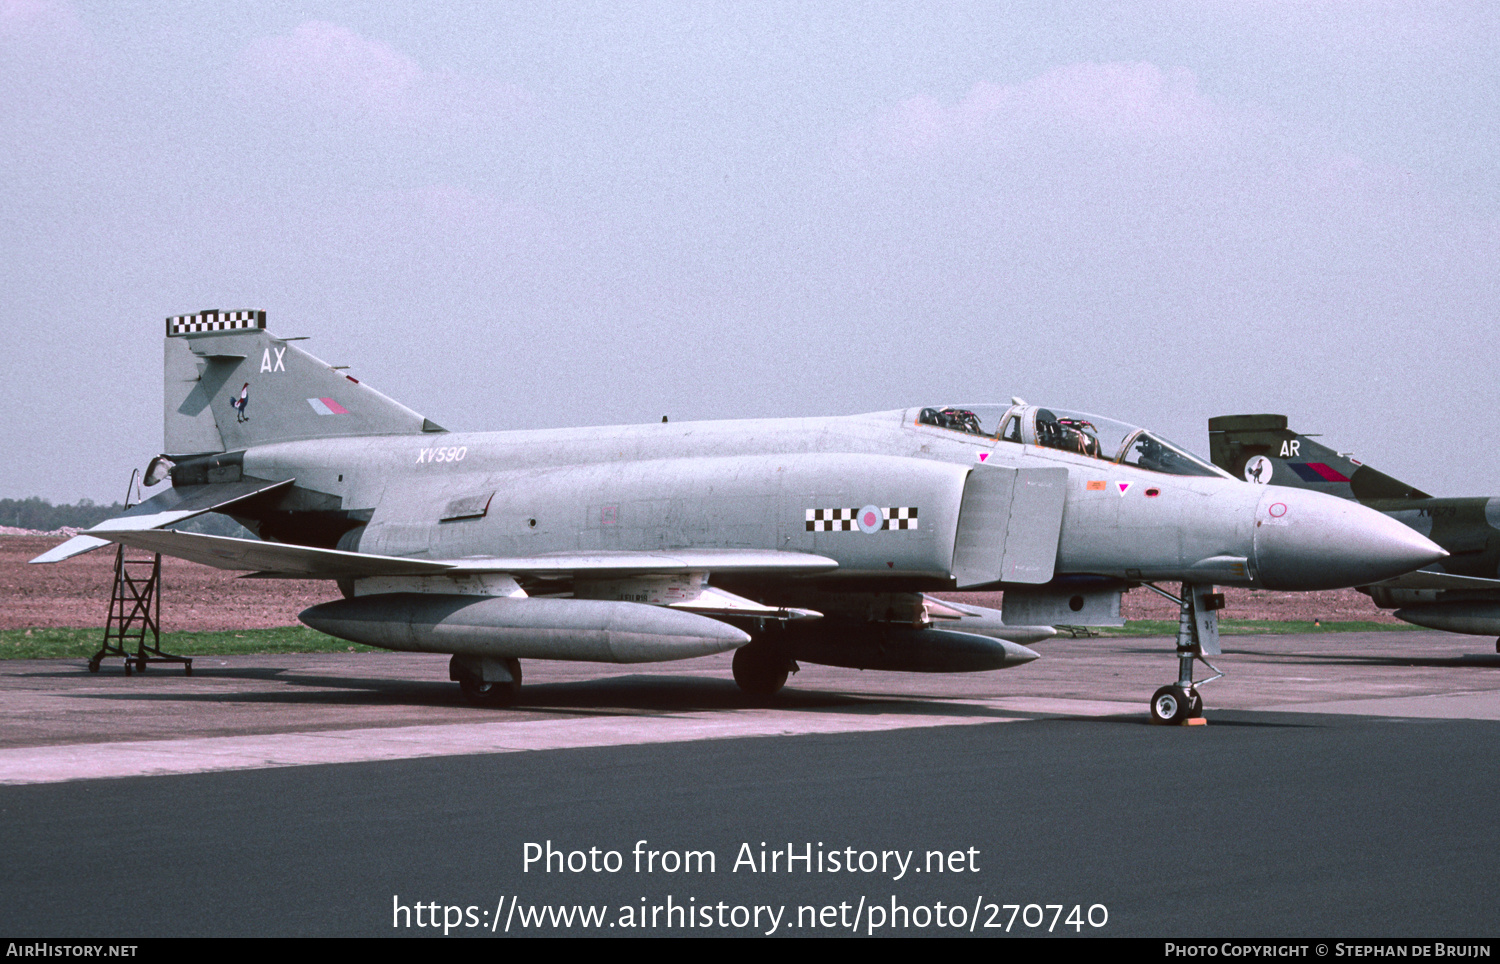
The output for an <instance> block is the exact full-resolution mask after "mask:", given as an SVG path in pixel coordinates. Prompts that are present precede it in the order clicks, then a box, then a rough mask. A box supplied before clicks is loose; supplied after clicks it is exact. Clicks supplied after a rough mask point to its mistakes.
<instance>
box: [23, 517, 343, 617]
mask: <svg viewBox="0 0 1500 964" xmlns="http://www.w3.org/2000/svg"><path fill="white" fill-rule="evenodd" d="M62 541H64V540H63V538H62V537H58V536H0V629H31V628H35V627H53V626H70V627H79V628H91V627H95V626H103V625H104V621H105V620H106V619H107V618H108V616H109V596H110V590H111V589H112V587H113V583H114V569H115V551H114V549H112V548H111V547H109V546H105V547H103V548H100V549H95V550H94V551H93V552H89V553H85V554H84V555H81V556H75V557H73V558H72V559H69V560H67V561H66V562H59V563H55V564H53V565H45V566H30V565H27V564H26V560H28V559H31V558H33V557H34V556H38V555H41V554H42V553H43V552H46V551H47V550H48V549H50V548H52V547H53V546H55V545H57V544H58V543H60V542H62ZM132 555H133V556H134V557H141V558H150V557H149V555H147V554H146V553H133V554H132ZM161 580H162V600H161V623H162V629H163V630H164V631H166V632H175V631H184V630H199V631H202V630H223V629H266V628H270V627H273V626H294V625H296V624H297V613H299V612H301V611H302V610H304V609H306V608H307V607H308V606H315V605H317V604H318V603H320V602H327V601H328V600H330V599H338V598H339V591H338V587H337V586H335V585H334V584H333V583H332V582H327V581H324V580H314V579H241V578H239V577H238V574H236V573H233V572H228V571H226V570H223V569H214V568H212V567H211V566H200V565H198V564H196V563H192V562H183V561H182V560H181V559H168V558H166V557H163V558H162V561H161Z"/></svg>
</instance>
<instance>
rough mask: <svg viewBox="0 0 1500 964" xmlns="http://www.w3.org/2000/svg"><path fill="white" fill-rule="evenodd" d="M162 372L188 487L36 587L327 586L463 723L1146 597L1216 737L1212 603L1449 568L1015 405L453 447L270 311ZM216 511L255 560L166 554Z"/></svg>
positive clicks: (360, 630) (491, 435)
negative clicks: (425, 668)
mask: <svg viewBox="0 0 1500 964" xmlns="http://www.w3.org/2000/svg"><path fill="white" fill-rule="evenodd" d="M165 351H166V389H165V452H164V454H163V455H161V456H159V457H157V459H155V460H154V461H153V463H152V465H151V466H150V467H149V468H148V470H147V476H148V480H149V479H162V478H165V477H166V476H167V475H170V476H171V479H172V483H173V484H172V488H171V489H170V490H169V491H166V492H164V493H163V494H161V495H158V496H156V497H154V498H152V499H149V500H147V501H146V502H143V503H141V504H140V505H138V506H135V507H134V508H133V509H131V510H130V511H129V512H128V513H127V514H126V515H125V516H123V517H120V518H117V519H112V520H110V521H108V522H105V523H103V524H101V525H99V526H96V527H95V528H94V529H92V530H90V531H89V532H88V533H86V534H81V535H79V536H78V537H76V538H74V539H72V540H69V541H68V542H67V543H64V544H63V545H61V546H58V547H57V548H56V549H54V550H52V551H50V552H48V553H45V554H44V555H42V556H39V557H38V558H37V559H35V560H33V561H34V562H55V561H58V560H61V559H65V558H67V557H68V556H70V555H74V554H76V553H78V552H84V551H87V550H88V549H90V548H93V547H96V546H99V545H104V544H106V543H111V542H113V543H123V544H125V545H130V546H136V547H139V548H142V549H147V550H151V551H156V552H162V553H166V554H168V555H173V556H178V557H181V558H184V559H190V560H193V561H196V562H201V563H207V564H208V565H212V566H219V567H221V568H225V569H237V570H245V571H249V572H252V573H255V574H257V575H261V576H283V577H302V578H306V577H319V578H326V579H334V580H337V581H338V585H339V587H340V589H341V590H342V592H343V597H344V598H343V599H340V600H338V601H335V602H330V603H325V604H323V605H319V606H314V607H312V608H311V609H308V610H306V611H305V612H303V613H301V617H300V618H301V619H302V621H303V622H305V623H307V624H308V625H310V626H312V627H314V628H316V629H319V630H321V631H323V632H326V633H331V634H332V635H334V636H338V637H341V638H344V639H349V640H354V641H357V642H362V643H369V644H372V645H375V646H382V647H385V648H388V649H393V650H410V651H418V652H432V653H444V654H449V655H451V657H452V658H451V660H450V664H449V666H450V676H451V677H452V678H453V679H454V680H455V681H457V682H458V683H459V685H460V688H461V690H462V692H463V693H464V694H465V696H467V697H468V698H469V699H470V700H472V701H474V702H478V703H485V704H492V705H493V704H504V703H506V702H508V701H509V700H511V699H513V698H514V696H515V693H516V690H517V688H518V687H519V685H520V682H521V667H520V663H519V660H521V659H570V660H600V661H607V662H621V663H632V662H649V661H655V660H669V659H680V658H685V657H690V656H698V655H703V654H707V653H715V652H723V651H727V650H731V649H732V650H735V655H734V660H733V668H734V677H735V680H736V682H737V683H738V684H739V685H740V686H741V687H742V688H743V689H744V690H746V691H747V692H749V693H751V694H757V695H761V696H767V695H769V694H772V693H774V692H776V691H777V690H778V689H779V688H780V687H781V686H782V685H783V684H784V683H785V681H786V678H787V674H788V673H789V672H792V671H795V669H796V667H797V661H799V660H800V661H804V662H813V663H824V664H829V665H835V666H850V667H858V668H869V669H893V670H911V671H918V672H951V671H963V670H984V669H999V668H1004V667H1009V666H1014V665H1018V664H1021V663H1024V662H1026V661H1029V660H1031V659H1034V658H1036V653H1035V652H1033V651H1032V650H1030V649H1027V648H1026V647H1025V646H1023V645H1021V644H1020V643H1018V642H1016V639H1017V638H1024V636H1025V635H1026V634H1027V633H1028V632H1029V631H1028V630H1026V629H1025V628H1024V627H1027V626H1051V625H1056V624H1074V625H1079V624H1081V625H1099V624H1109V623H1113V624H1118V623H1119V621H1120V619H1119V612H1120V608H1119V607H1120V594H1121V593H1122V592H1123V591H1124V590H1126V589H1128V588H1130V587H1133V586H1140V585H1148V586H1150V587H1151V588H1153V589H1155V590H1156V591H1158V592H1161V593H1162V594H1163V595H1166V596H1168V597H1169V598H1172V599H1174V600H1175V601H1176V602H1177V604H1178V606H1179V607H1180V612H1181V619H1180V626H1181V629H1180V631H1179V634H1178V641H1177V642H1178V645H1177V655H1178V676H1177V681H1176V682H1175V683H1173V684H1169V685H1167V686H1163V687H1162V688H1161V689H1160V690H1158V691H1157V692H1156V694H1155V695H1154V697H1153V698H1152V700H1151V704H1150V705H1151V712H1152V715H1153V718H1154V719H1156V720H1158V721H1160V722H1179V721H1181V720H1182V719H1184V718H1185V717H1187V716H1189V715H1194V714H1198V713H1201V709H1202V699H1201V696H1200V695H1199V693H1198V689H1197V687H1198V686H1199V685H1200V684H1201V683H1202V682H1203V681H1200V680H1195V679H1194V666H1195V661H1196V660H1199V659H1203V660H1204V662H1205V663H1206V662H1207V660H1206V657H1209V656H1213V655H1216V654H1217V653H1218V652H1219V645H1218V629H1217V628H1218V623H1217V613H1216V610H1217V609H1218V608H1219V607H1221V606H1222V604H1223V596H1222V594H1218V593H1214V592H1213V587H1214V585H1216V584H1218V585H1236V586H1257V587H1266V588H1272V589H1292V590H1297V589H1325V588H1332V587H1338V586H1351V585H1360V584H1365V583H1370V582H1374V581H1378V580H1381V579H1386V578H1389V577H1391V576H1395V575H1398V574H1400V573H1403V572H1407V571H1409V570H1412V569H1416V568H1418V567H1420V566H1422V565H1425V564H1427V563H1430V562H1432V561H1433V560H1435V559H1438V558H1441V557H1442V556H1443V555H1444V553H1443V550H1442V549H1440V548H1439V547H1438V546H1436V545H1434V544H1433V543H1432V542H1431V541H1429V540H1428V539H1426V538H1425V537H1423V536H1422V535H1420V534H1418V533H1416V532H1414V531H1412V530H1411V529H1410V528H1408V527H1406V526H1404V525H1401V524H1400V523H1399V522H1396V521H1394V520H1392V519H1390V518H1387V517H1386V516H1384V515H1381V514H1380V513H1378V512H1374V511H1373V510H1370V509H1366V508H1364V507H1363V506H1360V505H1358V504H1356V503H1352V502H1349V501H1347V500H1344V499H1337V498H1333V497H1330V496H1326V495H1322V494H1320V493H1316V492H1298V491H1291V490H1280V489H1277V490H1271V489H1267V488H1265V487H1263V486H1255V485H1250V484H1248V483H1245V482H1242V481H1239V480H1237V479H1234V478H1231V477H1230V476H1228V475H1227V474H1225V473H1224V472H1223V471H1221V470H1219V469H1217V468H1215V467H1214V466H1213V465H1211V464H1209V463H1207V462H1205V461H1203V460H1202V459H1200V458H1198V457H1197V456H1195V455H1193V454H1192V453H1190V452H1188V451H1187V450H1185V449H1183V448H1181V447H1180V446H1177V445H1173V444H1172V443H1171V442H1169V441H1167V440H1166V439H1163V438H1161V437H1159V436H1157V435H1155V434H1153V433H1151V432H1149V431H1146V430H1144V429H1140V428H1137V427H1134V426H1131V425H1126V424H1124V423H1121V422H1116V421H1112V420H1109V419H1104V418H1099V417H1096V416H1092V415H1085V414H1081V413H1075V412H1066V411H1062V410H1059V409H1048V408H1043V407H1040V406H1036V405H1028V404H1026V403H1025V402H1023V401H1021V400H1020V399H1013V400H1012V403H1011V404H1010V405H933V406H925V407H922V406H919V407H915V408H910V409H904V410H899V411H892V412H877V413H874V414H870V415H855V416H847V417H838V418H801V419H776V420H760V421H722V422H697V423H681V422H673V423H659V424H658V423H653V424H646V425H623V426H613V427H608V428H581V429H554V430H548V431H518V432H482V433H460V432H449V431H446V430H444V429H443V428H441V427H439V426H437V425H435V424H433V423H432V422H431V421H430V420H428V419H426V418H423V417H422V416H421V415H418V414H417V413H416V412H413V411H411V410H410V409H408V408H406V407H405V406H403V405H400V404H398V403H396V402H394V401H392V400H390V399H389V398H386V397H385V396H384V395H381V394H380V393H379V392H376V391H375V390H373V389H372V388H370V387H369V386H368V385H364V384H362V383H360V382H358V381H356V380H355V379H354V378H352V377H349V376H347V375H345V374H343V373H342V372H340V371H337V370H334V369H333V368H331V367H330V366H328V365H327V364H326V363H324V362H321V361H319V360H318V359H316V358H314V357H313V356H311V355H309V354H307V353H306V352H304V351H302V350H301V348H299V347H298V346H297V345H296V344H293V339H285V338H277V337H275V336H273V335H271V334H269V333H268V332H267V331H266V330H265V313H264V312H261V311H235V312H223V311H205V312H201V313H199V314H196V315H183V316H176V317H172V318H169V319H167V331H166V340H165ZM204 512H220V513H224V514H227V515H229V516H231V517H233V518H234V519H236V520H238V521H239V522H240V523H241V524H243V525H244V526H246V527H247V528H249V529H250V530H251V531H252V532H254V533H255V534H256V535H257V536H258V537H259V538H258V539H233V538H225V537H218V536H209V535H200V534H195V533H190V532H180V531H174V530H171V529H169V528H165V527H167V526H170V525H172V524H173V523H176V522H179V521H181V520H184V519H187V518H190V517H192V516H194V515H198V514H200V513H204ZM1168 580H1170V581H1174V582H1180V583H1181V584H1182V590H1181V594H1180V596H1179V595H1173V594H1172V593H1170V592H1168V591H1167V590H1165V589H1162V588H1161V587H1160V586H1156V585H1155V584H1156V583H1158V582H1162V581H1168ZM970 589H1003V590H1004V591H1005V600H1004V611H1003V615H1002V613H1001V612H999V611H995V610H987V609H982V608H980V607H976V606H968V605H965V604H954V603H947V602H942V601H940V600H938V599H936V598H934V597H933V596H931V595H929V594H930V593H932V592H935V591H943V590H970ZM1018 627H1019V628H1018ZM1042 632H1043V633H1046V632H1050V631H1049V630H1043V631H1042ZM1031 638H1033V639H1034V638H1035V633H1033V635H1032V636H1031ZM1208 665H1209V666H1210V668H1212V664H1208Z"/></svg>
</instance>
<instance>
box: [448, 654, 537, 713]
mask: <svg viewBox="0 0 1500 964" xmlns="http://www.w3.org/2000/svg"><path fill="white" fill-rule="evenodd" d="M448 678H449V679H451V680H455V681H456V682H457V683H458V690H459V692H460V693H463V695H464V699H465V700H467V701H468V702H469V703H471V704H473V705H474V706H488V707H506V706H509V705H511V704H512V703H514V702H515V700H516V696H517V694H519V693H520V692H521V661H520V660H518V659H515V658H512V657H498V656H462V655H460V656H454V657H453V658H452V659H450V660H449V661H448Z"/></svg>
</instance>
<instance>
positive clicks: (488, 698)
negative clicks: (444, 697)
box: [458, 679, 521, 708]
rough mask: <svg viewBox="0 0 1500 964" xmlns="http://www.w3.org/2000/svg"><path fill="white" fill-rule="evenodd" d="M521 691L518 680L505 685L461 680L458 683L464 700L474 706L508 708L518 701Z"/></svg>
mask: <svg viewBox="0 0 1500 964" xmlns="http://www.w3.org/2000/svg"><path fill="white" fill-rule="evenodd" d="M520 689H521V684H520V682H519V681H517V680H509V681H507V682H503V683H486V682H484V681H483V680H477V679H461V680H459V681H458V690H459V692H460V693H463V695H464V699H465V700H467V701H469V703H471V704H473V705H474V706H488V707H491V708H495V707H506V706H509V705H511V704H512V703H514V702H515V701H516V693H517V692H518V691H519V690H520Z"/></svg>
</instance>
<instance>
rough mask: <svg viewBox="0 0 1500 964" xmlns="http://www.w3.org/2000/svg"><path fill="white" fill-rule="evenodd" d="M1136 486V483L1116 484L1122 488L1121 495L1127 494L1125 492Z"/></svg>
mask: <svg viewBox="0 0 1500 964" xmlns="http://www.w3.org/2000/svg"><path fill="white" fill-rule="evenodd" d="M1134 484H1135V483H1134V482H1116V483H1115V485H1118V486H1119V487H1120V494H1121V495H1124V494H1125V490H1126V489H1129V488H1130V487H1131V486H1132V485H1134Z"/></svg>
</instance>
